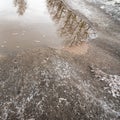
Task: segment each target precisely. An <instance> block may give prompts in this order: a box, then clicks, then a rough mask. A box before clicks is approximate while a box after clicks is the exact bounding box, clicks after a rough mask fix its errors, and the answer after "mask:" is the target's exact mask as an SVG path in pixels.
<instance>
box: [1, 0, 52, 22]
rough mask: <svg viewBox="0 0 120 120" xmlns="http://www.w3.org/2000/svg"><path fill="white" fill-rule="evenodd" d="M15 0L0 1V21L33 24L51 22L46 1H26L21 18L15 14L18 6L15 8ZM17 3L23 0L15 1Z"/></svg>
mask: <svg viewBox="0 0 120 120" xmlns="http://www.w3.org/2000/svg"><path fill="white" fill-rule="evenodd" d="M15 1H16V0H0V20H8V19H9V20H17V21H19V20H23V21H26V22H27V23H28V22H33V21H32V20H36V21H39V22H51V19H50V17H49V15H48V11H47V8H46V0H28V1H25V2H26V3H27V5H26V7H27V9H26V11H25V13H24V15H23V16H19V15H18V14H17V11H18V10H17V9H18V6H16V7H15V4H14V3H15ZM17 1H18V2H20V1H23V0H17Z"/></svg>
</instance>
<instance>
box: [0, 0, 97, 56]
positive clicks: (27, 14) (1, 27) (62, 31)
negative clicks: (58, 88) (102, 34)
mask: <svg viewBox="0 0 120 120" xmlns="http://www.w3.org/2000/svg"><path fill="white" fill-rule="evenodd" d="M0 8H1V9H0V52H1V53H2V54H6V53H11V52H16V51H21V50H24V49H31V48H37V47H38V48H39V47H40V46H42V47H43V46H45V47H46V46H47V47H52V48H62V47H63V45H67V46H70V47H71V46H72V45H79V44H80V43H81V41H89V39H91V35H93V34H95V33H93V32H94V31H93V29H92V28H91V26H90V25H89V24H87V22H86V21H85V20H83V19H81V18H80V17H78V16H77V15H76V14H75V13H74V12H73V11H71V10H70V9H69V8H67V7H66V6H65V4H64V3H63V2H62V1H53V0H41V1H38V0H34V1H33V0H28V1H25V0H8V1H1V2H0ZM76 48H77V50H80V49H79V48H78V46H77V47H75V48H73V46H72V48H69V51H70V50H73V49H76ZM75 51H76V50H75Z"/></svg>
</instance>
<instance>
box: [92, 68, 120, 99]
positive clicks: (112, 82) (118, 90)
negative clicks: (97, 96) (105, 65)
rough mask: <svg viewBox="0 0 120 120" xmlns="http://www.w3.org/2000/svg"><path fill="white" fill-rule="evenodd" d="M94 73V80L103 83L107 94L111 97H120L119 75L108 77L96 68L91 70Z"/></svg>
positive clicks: (108, 75)
mask: <svg viewBox="0 0 120 120" xmlns="http://www.w3.org/2000/svg"><path fill="white" fill-rule="evenodd" d="M93 72H95V76H96V78H97V79H96V80H99V81H103V82H105V83H106V84H107V85H108V87H105V88H104V89H105V90H106V89H108V92H109V93H111V94H112V96H113V97H115V98H116V97H120V76H119V75H110V74H107V73H105V72H103V71H102V70H100V69H98V68H96V69H94V70H93Z"/></svg>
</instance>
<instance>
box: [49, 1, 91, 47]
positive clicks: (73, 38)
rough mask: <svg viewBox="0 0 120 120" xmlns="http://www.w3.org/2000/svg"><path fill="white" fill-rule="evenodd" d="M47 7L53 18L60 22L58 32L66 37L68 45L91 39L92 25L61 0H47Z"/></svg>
mask: <svg viewBox="0 0 120 120" xmlns="http://www.w3.org/2000/svg"><path fill="white" fill-rule="evenodd" d="M47 7H48V11H49V13H50V15H51V16H52V19H53V20H54V21H55V22H56V23H57V24H59V29H58V32H59V34H60V35H61V36H62V37H64V38H65V39H66V41H65V43H66V44H67V45H68V44H69V45H70V46H72V45H78V44H80V43H81V42H82V41H88V40H89V39H90V31H91V27H90V25H89V24H87V22H86V21H85V20H83V19H82V18H80V17H78V16H77V15H76V14H75V13H74V12H73V11H71V10H70V9H68V8H67V7H66V6H65V4H64V3H63V2H62V1H61V0H47Z"/></svg>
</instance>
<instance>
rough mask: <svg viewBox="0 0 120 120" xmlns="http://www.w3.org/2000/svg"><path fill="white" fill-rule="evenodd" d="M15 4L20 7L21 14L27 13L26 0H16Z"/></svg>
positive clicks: (18, 11)
mask: <svg viewBox="0 0 120 120" xmlns="http://www.w3.org/2000/svg"><path fill="white" fill-rule="evenodd" d="M14 5H15V7H17V8H18V10H17V13H18V14H19V15H23V14H24V13H25V10H26V8H27V2H26V0H14Z"/></svg>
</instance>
